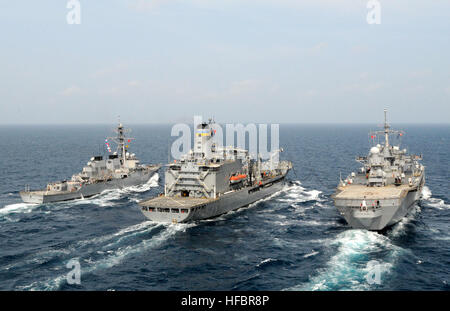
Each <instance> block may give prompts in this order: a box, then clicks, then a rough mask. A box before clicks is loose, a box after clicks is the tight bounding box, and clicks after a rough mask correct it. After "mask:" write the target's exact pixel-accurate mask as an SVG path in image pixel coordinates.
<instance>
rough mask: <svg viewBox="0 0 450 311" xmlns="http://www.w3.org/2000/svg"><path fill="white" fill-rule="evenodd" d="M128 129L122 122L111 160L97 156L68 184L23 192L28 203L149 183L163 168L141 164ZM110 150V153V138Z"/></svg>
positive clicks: (52, 185) (59, 183)
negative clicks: (126, 132)
mask: <svg viewBox="0 0 450 311" xmlns="http://www.w3.org/2000/svg"><path fill="white" fill-rule="evenodd" d="M125 131H126V130H125V129H124V127H123V126H122V124H121V123H120V122H119V125H118V127H117V129H116V132H117V137H113V138H110V139H112V140H113V141H114V142H115V143H116V144H117V151H116V152H114V153H113V154H110V155H109V156H108V157H103V156H95V157H92V158H91V160H90V161H89V162H88V163H87V165H86V166H85V167H84V168H83V170H82V172H81V173H79V174H76V175H73V176H72V178H71V180H69V181H66V180H65V181H59V182H52V183H49V184H48V185H47V188H46V189H43V190H30V189H28V187H26V189H25V191H21V192H20V196H21V198H22V200H23V201H24V202H25V203H38V204H40V203H50V202H59V201H68V200H74V199H81V198H87V197H91V196H93V195H96V194H99V193H101V192H102V191H104V190H107V189H120V188H124V187H129V186H136V185H140V184H144V183H146V182H148V180H149V179H150V178H151V176H152V175H153V174H154V173H155V172H156V171H157V170H158V169H159V168H160V167H161V165H142V164H140V162H139V159H138V158H137V157H136V155H135V154H134V153H131V154H130V153H129V152H128V145H127V144H126V143H130V142H131V140H132V138H127V137H125ZM106 144H107V147H108V151H110V152H111V149H110V145H109V142H108V139H107V140H106Z"/></svg>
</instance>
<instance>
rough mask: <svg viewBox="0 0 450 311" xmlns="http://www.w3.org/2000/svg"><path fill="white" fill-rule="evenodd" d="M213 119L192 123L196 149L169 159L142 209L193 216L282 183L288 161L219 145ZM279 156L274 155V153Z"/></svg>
mask: <svg viewBox="0 0 450 311" xmlns="http://www.w3.org/2000/svg"><path fill="white" fill-rule="evenodd" d="M213 125H214V122H212V121H211V120H210V121H209V122H208V123H206V122H205V123H201V124H199V125H198V126H197V127H196V129H195V137H194V149H193V150H190V151H189V152H188V153H187V154H185V155H183V156H182V158H181V159H180V160H179V161H176V160H175V161H173V162H172V163H169V165H168V168H167V171H166V173H165V185H164V193H162V194H160V195H159V196H157V197H154V198H151V199H149V200H144V201H142V202H140V203H139V204H140V205H141V210H142V212H143V214H144V215H145V216H146V217H147V218H149V219H150V220H153V221H156V222H172V223H179V222H191V221H196V220H201V219H207V218H211V217H215V216H218V215H221V214H224V213H227V212H229V211H231V210H234V209H237V208H240V207H243V206H246V205H249V204H251V203H253V202H255V201H257V200H260V199H263V198H265V197H268V196H270V195H272V194H273V193H275V192H277V191H279V190H281V189H282V187H283V185H284V180H285V177H286V174H287V173H288V172H289V170H290V169H291V168H292V164H291V162H288V161H278V160H274V158H275V155H278V153H279V152H281V151H282V149H280V150H277V151H274V152H273V153H272V154H271V156H270V160H267V161H264V162H262V161H261V157H260V156H257V159H251V157H250V156H249V153H248V151H247V150H244V149H240V148H235V147H218V146H217V145H216V143H215V142H214V139H213V136H214V133H215V131H214V129H213ZM277 158H278V157H277Z"/></svg>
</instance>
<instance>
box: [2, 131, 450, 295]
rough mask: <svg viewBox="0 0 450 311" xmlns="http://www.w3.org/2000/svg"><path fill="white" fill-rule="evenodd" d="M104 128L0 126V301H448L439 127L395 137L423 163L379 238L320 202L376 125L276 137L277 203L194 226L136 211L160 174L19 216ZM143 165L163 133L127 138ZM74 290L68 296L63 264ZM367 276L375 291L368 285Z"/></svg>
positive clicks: (64, 175)
mask: <svg viewBox="0 0 450 311" xmlns="http://www.w3.org/2000/svg"><path fill="white" fill-rule="evenodd" d="M113 127H114V126H113V125H111V126H108V125H96V126H93V125H85V126H83V125H77V126H76V125H73V126H69V125H67V126H0V150H1V151H2V157H1V162H0V172H1V183H0V290H277V291H278V290H449V289H450V285H449V282H450V230H449V223H450V198H449V179H450V178H449V177H450V174H449V164H450V163H449V158H450V157H449V155H450V141H449V140H450V126H449V125H407V124H403V125H398V126H396V125H394V127H396V128H402V129H403V130H405V132H406V135H405V136H404V137H403V141H402V147H404V148H407V149H408V151H409V152H411V153H416V154H423V164H424V165H425V166H426V178H427V179H426V187H425V189H424V191H423V200H422V201H420V202H419V203H418V204H417V205H416V206H415V207H414V209H413V211H412V212H411V213H410V214H409V215H408V216H407V217H405V218H404V219H403V220H402V221H401V222H399V223H398V224H396V225H394V226H392V227H390V228H388V229H386V230H384V231H383V232H370V231H365V230H354V229H351V228H350V227H349V226H348V225H347V224H346V222H345V220H344V219H343V218H341V217H340V215H339V213H338V212H337V210H336V209H335V208H334V206H333V201H332V200H331V198H330V195H331V194H332V193H333V191H334V188H335V187H336V185H337V183H338V182H339V176H340V174H342V176H346V175H347V174H349V173H350V172H352V171H354V170H355V169H357V168H358V163H357V162H356V161H355V160H354V159H355V156H357V155H366V154H367V152H368V150H369V147H370V145H369V137H368V134H367V133H368V131H369V130H371V129H377V126H376V125H292V124H291V125H283V124H281V125H280V146H281V147H283V148H284V150H285V152H284V153H282V154H281V158H282V159H286V160H290V161H292V162H293V165H294V168H295V169H294V170H292V171H291V172H290V173H289V175H288V181H289V182H288V183H287V184H286V186H285V187H284V189H283V190H282V191H281V192H278V193H276V194H274V195H272V196H271V197H269V198H267V199H264V200H262V201H258V202H256V203H254V204H251V205H250V206H248V207H244V208H240V209H238V210H235V211H233V212H230V213H228V214H225V215H222V216H219V217H217V218H214V219H210V220H206V221H200V222H196V223H192V224H170V225H169V224H157V223H153V222H150V221H148V220H147V219H146V218H145V217H144V216H143V215H142V213H141V212H140V209H139V206H138V204H137V202H138V201H139V200H142V199H144V198H148V197H151V196H154V195H157V194H158V193H161V192H162V191H163V186H162V185H163V184H164V169H161V170H160V171H159V173H158V174H156V175H154V176H153V177H152V178H151V180H150V181H149V182H148V183H147V184H145V185H141V186H137V187H130V188H125V189H121V190H109V191H105V192H103V193H101V194H99V195H97V196H94V197H92V198H89V199H83V200H76V201H69V202H62V203H53V204H43V205H33V204H24V203H22V202H21V200H20V197H19V191H20V190H22V189H24V187H25V185H29V186H30V188H32V189H39V188H44V187H45V185H46V184H47V182H50V181H57V180H63V179H68V178H70V177H71V176H72V175H73V174H75V173H77V172H79V171H80V170H81V168H82V167H83V166H84V165H85V164H86V162H87V161H88V160H89V159H90V158H91V157H92V156H94V155H96V154H98V153H99V152H101V153H103V152H105V148H104V140H105V138H106V137H107V136H111V135H113V133H112V129H113ZM132 128H133V131H132V133H131V136H132V137H134V138H136V140H135V141H134V142H133V143H132V145H131V146H130V149H131V151H132V152H133V153H136V155H137V156H138V157H139V158H140V159H141V162H142V163H166V162H167V159H168V154H167V153H168V146H169V143H170V142H171V141H173V140H174V139H175V137H171V136H170V129H171V126H170V125H133V126H132ZM73 259H74V260H76V261H78V262H79V264H80V268H81V278H80V284H69V283H68V282H67V279H66V276H67V274H68V273H69V272H70V271H71V267H70V266H69V268H68V267H67V264H68V263H69V262H70V261H71V260H73ZM374 263H375V264H377V267H378V268H377V269H378V270H377V271H378V276H379V278H378V280H377V281H376V282H369V280H368V275H369V274H370V273H371V271H372V270H371V269H373V264H374Z"/></svg>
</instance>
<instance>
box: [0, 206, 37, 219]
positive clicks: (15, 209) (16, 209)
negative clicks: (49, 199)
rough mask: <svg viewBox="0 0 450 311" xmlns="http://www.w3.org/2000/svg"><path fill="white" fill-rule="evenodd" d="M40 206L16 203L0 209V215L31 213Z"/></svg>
mask: <svg viewBox="0 0 450 311" xmlns="http://www.w3.org/2000/svg"><path fill="white" fill-rule="evenodd" d="M37 206H39V204H29V203H15V204H9V205H5V206H4V207H3V208H1V209H0V215H1V216H3V215H8V214H12V213H30V212H31V211H32V210H33V209H35V208H36V207H37Z"/></svg>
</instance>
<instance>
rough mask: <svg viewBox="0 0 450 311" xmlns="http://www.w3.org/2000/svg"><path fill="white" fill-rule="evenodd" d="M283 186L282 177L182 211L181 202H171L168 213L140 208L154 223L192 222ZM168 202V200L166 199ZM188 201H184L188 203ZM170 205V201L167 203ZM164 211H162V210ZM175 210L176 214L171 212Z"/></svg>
mask: <svg viewBox="0 0 450 311" xmlns="http://www.w3.org/2000/svg"><path fill="white" fill-rule="evenodd" d="M284 184H285V181H284V177H283V178H279V179H277V180H274V181H272V182H271V183H270V184H266V185H265V186H264V187H246V188H243V189H240V190H236V191H233V192H230V193H225V194H222V195H221V196H220V197H218V198H216V199H203V200H204V203H201V199H198V201H199V202H200V203H198V201H196V205H195V207H189V208H186V209H185V212H184V213H183V212H180V211H182V210H183V206H182V205H180V204H183V200H179V201H175V200H173V201H172V202H173V203H172V205H171V206H170V207H168V208H166V209H167V210H169V209H170V211H158V209H157V208H155V210H153V211H149V209H148V207H146V206H144V207H142V209H141V211H142V213H143V214H144V215H145V217H147V218H148V219H150V220H152V221H155V222H166V223H185V222H193V221H198V220H203V219H208V218H213V217H217V216H219V215H222V214H225V213H228V212H230V211H232V210H236V209H238V208H241V207H244V206H247V205H249V204H251V203H254V202H256V201H258V200H261V199H264V198H267V197H269V196H270V195H272V194H274V193H276V192H278V191H280V190H281V189H282V188H283V186H284ZM168 200H170V198H168ZM188 200H189V199H186V201H188ZM168 202H169V204H170V201H168ZM163 210H164V209H163ZM173 210H177V212H173Z"/></svg>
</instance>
